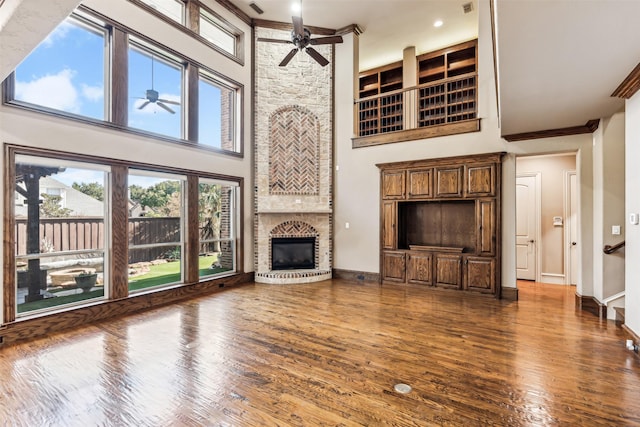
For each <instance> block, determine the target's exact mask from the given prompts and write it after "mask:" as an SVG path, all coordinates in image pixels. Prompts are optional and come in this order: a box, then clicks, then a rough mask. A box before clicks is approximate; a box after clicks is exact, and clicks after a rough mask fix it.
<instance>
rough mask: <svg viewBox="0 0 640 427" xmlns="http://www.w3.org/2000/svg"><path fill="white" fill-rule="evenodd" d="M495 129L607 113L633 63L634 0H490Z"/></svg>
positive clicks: (639, 8)
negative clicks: (492, 10)
mask: <svg viewBox="0 0 640 427" xmlns="http://www.w3.org/2000/svg"><path fill="white" fill-rule="evenodd" d="M496 12H497V19H496V22H497V33H498V38H497V48H498V60H499V66H498V70H499V87H500V104H501V105H500V111H501V134H502V135H510V134H514V133H522V132H534V131H540V130H547V129H559V128H565V127H572V126H580V125H584V124H585V123H586V122H587V121H589V120H591V119H599V118H602V117H608V116H611V115H612V114H613V113H615V112H617V111H620V110H621V109H622V108H624V101H623V100H622V99H619V98H613V97H611V94H612V93H613V91H614V90H615V89H616V88H617V87H618V85H619V84H620V83H622V81H623V80H624V78H625V77H627V75H628V74H629V73H630V72H631V71H632V70H633V69H634V67H635V66H636V65H637V64H638V61H640V23H639V22H638V17H639V16H640V1H637V0H632V1H630V0H554V1H540V0H519V1H508V0H497V1H496Z"/></svg>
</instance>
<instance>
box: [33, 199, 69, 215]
mask: <svg viewBox="0 0 640 427" xmlns="http://www.w3.org/2000/svg"><path fill="white" fill-rule="evenodd" d="M40 196H41V197H42V203H40V216H41V217H43V218H62V217H67V216H69V215H71V212H72V211H71V209H69V208H63V207H62V206H61V205H60V202H61V201H62V197H61V196H54V195H51V194H46V193H42V194H41V195H40Z"/></svg>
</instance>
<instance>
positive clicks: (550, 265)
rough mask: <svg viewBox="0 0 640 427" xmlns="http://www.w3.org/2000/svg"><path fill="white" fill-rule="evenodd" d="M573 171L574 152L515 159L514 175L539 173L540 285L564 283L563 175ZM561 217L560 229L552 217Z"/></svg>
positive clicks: (574, 168) (564, 221) (574, 165)
mask: <svg viewBox="0 0 640 427" xmlns="http://www.w3.org/2000/svg"><path fill="white" fill-rule="evenodd" d="M575 170H576V156H575V154H574V153H571V154H567V155H560V156H542V157H540V156H533V157H518V158H517V159H516V174H520V173H540V177H541V183H540V184H541V187H542V188H540V189H539V191H540V237H541V241H540V248H539V249H540V266H539V267H540V271H541V275H542V281H543V282H549V283H557V284H562V283H564V278H565V275H566V273H567V272H566V270H565V266H564V253H565V241H564V239H565V237H564V224H565V223H566V218H565V188H566V186H565V183H564V181H565V172H567V171H575ZM554 216H560V217H562V218H563V221H562V222H563V225H562V226H554V225H553V217H554Z"/></svg>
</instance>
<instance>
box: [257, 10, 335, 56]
mask: <svg viewBox="0 0 640 427" xmlns="http://www.w3.org/2000/svg"><path fill="white" fill-rule="evenodd" d="M291 19H292V21H293V31H291V40H280V39H269V38H262V37H260V38H258V41H259V42H269V43H286V44H289V43H290V44H292V45H294V46H295V47H294V48H293V49H291V51H290V52H289V53H288V54H287V56H285V57H284V59H283V60H282V62H280V64H278V65H280V66H281V67H284V66H286V65H287V64H288V63H289V61H291V59H292V58H293V57H294V56H295V54H296V53H298V51H301V50H302V49H304V50H305V52H307V54H309V56H310V57H312V58H313V59H315V60H316V62H317V63H318V64H320V65H322V66H323V67H324V66H325V65H327V64H328V63H329V61H328V60H327V59H326V58H325V57H324V56H322V55H321V54H320V52H318V51H317V50H315V49H314V48H312V47H310V46H309V45H312V46H316V45H319V44H335V43H342V36H330V37H319V38H316V39H312V38H311V31H309V30H308V29H306V28H304V25H303V24H302V17H301V16H293V17H291Z"/></svg>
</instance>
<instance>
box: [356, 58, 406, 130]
mask: <svg viewBox="0 0 640 427" xmlns="http://www.w3.org/2000/svg"><path fill="white" fill-rule="evenodd" d="M359 82H360V84H359V97H360V99H363V98H368V97H372V96H377V95H381V94H384V93H388V92H393V91H396V90H398V89H402V62H394V63H393V64H389V65H385V66H384V67H379V68H375V69H373V70H369V71H364V72H362V73H360V80H359ZM402 120H403V119H402V94H401V93H399V94H390V95H389V96H387V97H378V98H375V99H370V100H364V101H362V102H360V105H359V135H360V136H367V135H375V134H378V133H385V132H393V131H396V130H402Z"/></svg>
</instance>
